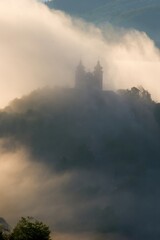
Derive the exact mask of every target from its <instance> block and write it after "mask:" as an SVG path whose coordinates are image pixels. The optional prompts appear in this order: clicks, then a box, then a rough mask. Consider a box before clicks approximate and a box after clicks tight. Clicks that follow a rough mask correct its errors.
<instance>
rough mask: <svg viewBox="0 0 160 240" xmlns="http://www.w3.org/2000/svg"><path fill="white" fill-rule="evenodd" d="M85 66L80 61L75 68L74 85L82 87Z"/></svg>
mask: <svg viewBox="0 0 160 240" xmlns="http://www.w3.org/2000/svg"><path fill="white" fill-rule="evenodd" d="M85 75H86V72H85V67H84V66H83V64H82V62H81V61H80V63H79V65H78V67H77V69H76V79H75V87H76V88H82V85H83V82H84V80H85Z"/></svg>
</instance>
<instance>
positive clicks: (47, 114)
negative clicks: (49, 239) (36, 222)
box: [0, 88, 160, 240]
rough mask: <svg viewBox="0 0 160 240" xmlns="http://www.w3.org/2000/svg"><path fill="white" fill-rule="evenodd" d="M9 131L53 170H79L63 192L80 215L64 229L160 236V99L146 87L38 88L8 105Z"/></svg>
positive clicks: (0, 117) (1, 130)
mask: <svg viewBox="0 0 160 240" xmlns="http://www.w3.org/2000/svg"><path fill="white" fill-rule="evenodd" d="M7 137H8V138H9V139H10V140H11V143H12V144H11V145H12V149H13V147H15V148H16V147H17V146H25V147H27V149H29V151H30V154H31V155H32V156H33V159H34V161H36V159H38V161H41V162H43V163H44V164H46V165H47V166H48V167H49V168H50V169H52V170H53V176H54V172H57V173H68V174H72V181H71V182H70V184H69V185H67V184H66V185H64V186H63V187H62V189H63V190H62V191H63V193H66V194H67V195H68V196H70V200H69V202H67V207H69V205H70V207H71V206H72V208H73V212H74V214H73V216H74V217H73V219H72V218H70V220H69V221H67V222H66V221H65V219H64V220H63V219H61V222H60V223H57V225H56V229H57V230H61V231H65V230H66V229H67V230H68V231H72V230H73V228H74V231H90V232H91V231H93V232H95V231H96V232H100V233H108V232H109V233H116V234H121V235H124V236H127V237H128V238H129V239H132V238H133V239H135V238H136V239H140V240H142V239H151V238H152V239H158V238H159V237H160V231H159V220H160V219H159V216H160V214H159V213H160V207H159V200H160V192H159V181H160V177H159V176H160V161H159V159H160V151H159V148H160V105H159V104H157V103H154V102H153V101H152V100H151V98H150V95H149V93H148V92H147V91H145V90H144V89H140V90H138V89H137V88H132V89H131V90H121V91H119V93H114V92H109V91H108V92H107V91H106V92H103V93H102V92H101V93H97V92H92V91H91V92H84V91H77V90H74V89H41V90H37V91H35V92H33V93H31V94H30V95H28V96H25V97H24V98H22V99H17V100H15V101H13V102H12V103H11V104H10V106H8V107H7V108H6V109H4V110H2V111H1V113H0V138H1V139H3V138H7ZM12 141H13V142H12ZM6 147H8V146H6ZM55 194H56V193H55ZM64 198H65V197H64ZM78 202H79V204H80V203H82V205H83V208H82V206H81V204H80V205H77V204H76V203H78ZM147 202H148V204H147ZM80 206H81V207H80ZM91 219H93V220H92V221H91ZM148 226H150V227H149V228H148ZM157 236H158V238H156V237H157Z"/></svg>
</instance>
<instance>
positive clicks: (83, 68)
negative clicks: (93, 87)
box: [77, 60, 85, 71]
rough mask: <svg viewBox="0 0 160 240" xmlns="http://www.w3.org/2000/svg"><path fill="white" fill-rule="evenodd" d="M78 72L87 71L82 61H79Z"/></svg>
mask: <svg viewBox="0 0 160 240" xmlns="http://www.w3.org/2000/svg"><path fill="white" fill-rule="evenodd" d="M77 70H80V71H84V70H85V67H84V65H83V63H82V60H80V61H79V64H78V66H77Z"/></svg>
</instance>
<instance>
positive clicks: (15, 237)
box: [10, 217, 51, 240]
mask: <svg viewBox="0 0 160 240" xmlns="http://www.w3.org/2000/svg"><path fill="white" fill-rule="evenodd" d="M50 233H51V232H50V230H49V227H48V226H47V225H46V224H44V223H42V222H40V221H38V220H36V219H34V218H32V217H27V218H24V217H22V218H21V219H20V220H19V222H18V223H17V225H16V227H15V228H14V229H13V231H12V233H11V236H10V240H50V239H51V238H50Z"/></svg>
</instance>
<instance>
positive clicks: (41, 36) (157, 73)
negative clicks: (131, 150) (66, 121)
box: [0, 0, 160, 107]
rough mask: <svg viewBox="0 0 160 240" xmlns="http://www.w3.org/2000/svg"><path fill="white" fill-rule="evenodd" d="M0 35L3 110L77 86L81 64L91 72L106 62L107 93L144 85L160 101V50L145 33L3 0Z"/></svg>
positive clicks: (28, 1) (24, 0)
mask: <svg viewBox="0 0 160 240" xmlns="http://www.w3.org/2000/svg"><path fill="white" fill-rule="evenodd" d="M0 35H1V39H0V51H1V58H0V66H1V68H0V76H1V88H0V95H1V99H0V106H1V107H4V106H5V105H6V104H7V103H8V102H9V101H10V100H12V99H13V98H16V97H21V96H22V95H24V94H27V93H29V92H30V91H31V90H33V89H35V88H38V87H42V86H46V85H51V86H53V85H62V84H63V85H65V86H66V85H67V86H72V85H73V79H74V70H75V67H76V66H77V64H78V62H79V60H80V59H82V60H83V62H84V64H85V65H86V67H87V69H92V68H93V67H94V65H95V64H96V62H97V59H99V60H100V61H101V63H102V65H103V67H104V73H105V82H104V88H106V89H118V88H126V87H131V86H133V85H135V86H139V85H143V86H144V88H146V89H148V90H149V91H150V92H151V93H152V95H153V96H154V98H155V99H156V100H158V99H160V92H159V91H160V90H159V89H160V88H159V79H160V67H159V59H160V54H159V49H157V48H156V47H155V45H154V42H153V41H152V40H151V39H149V37H148V36H147V35H146V34H145V33H143V32H138V31H136V30H134V29H133V30H132V29H129V30H124V29H117V28H114V26H111V25H110V24H109V23H108V24H106V26H105V27H104V26H103V27H102V29H100V28H97V27H95V26H94V25H93V24H89V23H85V22H84V21H82V20H80V19H74V18H71V17H70V16H67V15H65V14H64V13H62V12H59V11H54V10H53V11H51V10H49V9H48V8H47V6H45V5H44V4H43V3H40V2H36V1H34V0H5V1H4V0H2V1H1V2H0Z"/></svg>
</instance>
